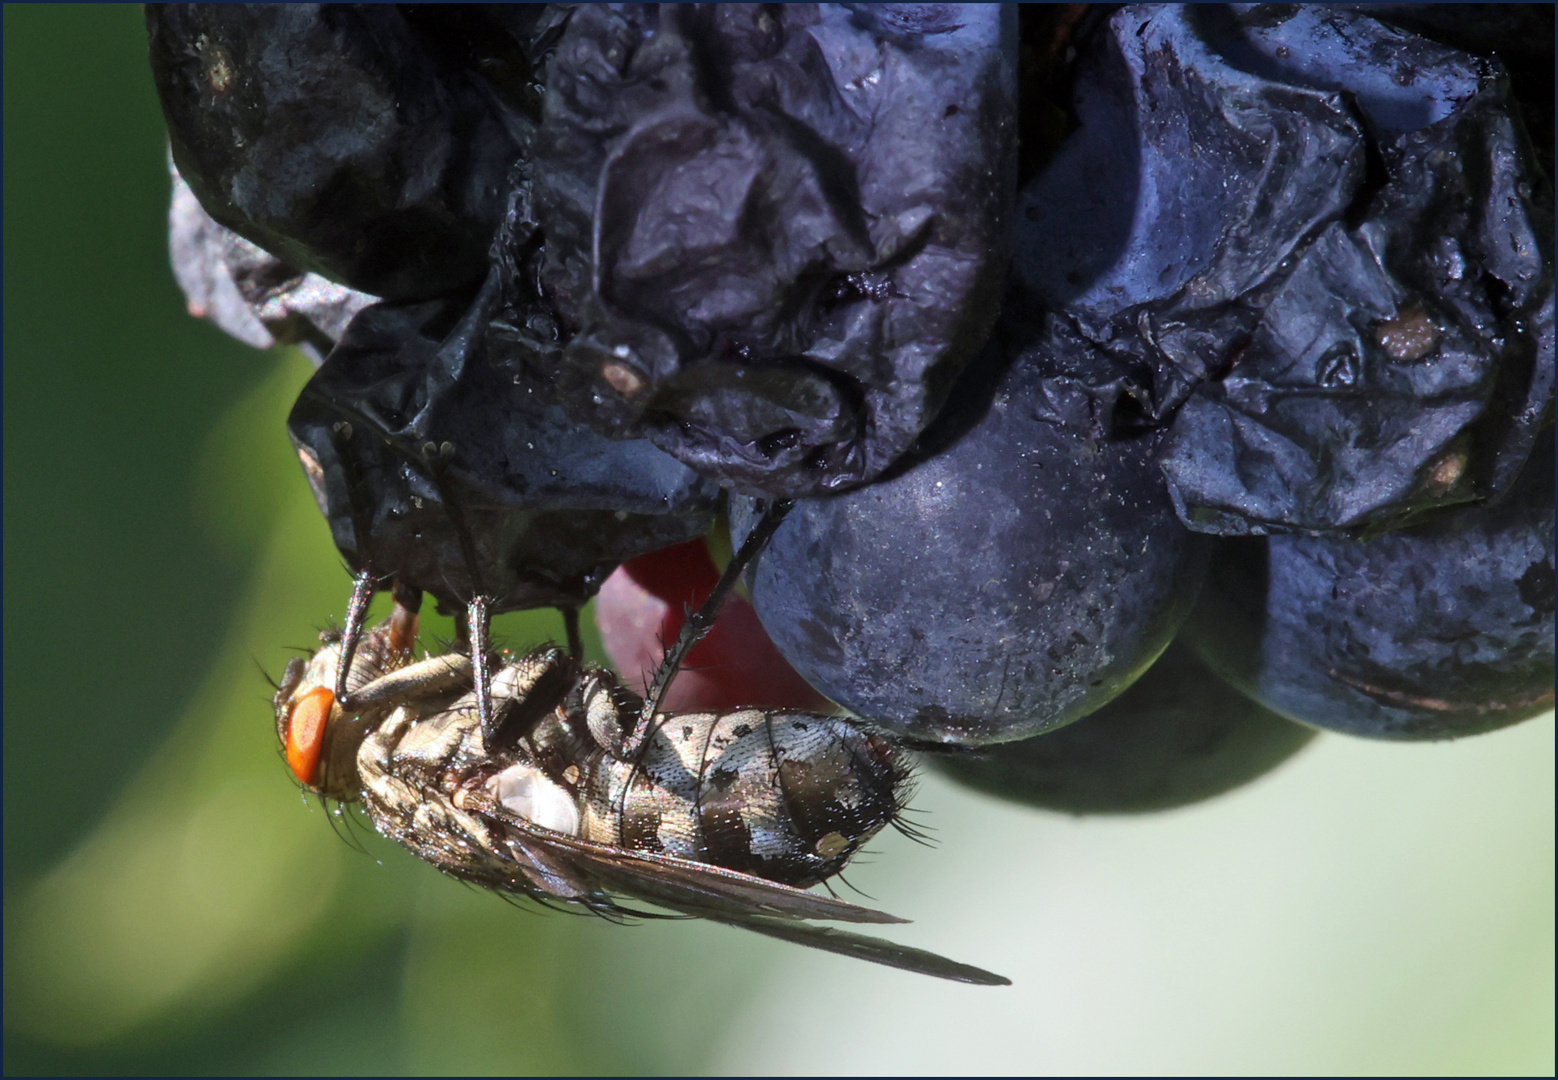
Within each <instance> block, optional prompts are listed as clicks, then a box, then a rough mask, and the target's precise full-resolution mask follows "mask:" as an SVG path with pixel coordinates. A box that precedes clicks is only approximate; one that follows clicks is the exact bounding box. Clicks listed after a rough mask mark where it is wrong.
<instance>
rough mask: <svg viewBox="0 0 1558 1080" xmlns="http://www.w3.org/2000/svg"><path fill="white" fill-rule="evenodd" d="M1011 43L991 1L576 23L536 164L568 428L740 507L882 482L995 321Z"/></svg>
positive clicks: (595, 13)
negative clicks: (685, 474) (644, 451)
mask: <svg viewBox="0 0 1558 1080" xmlns="http://www.w3.org/2000/svg"><path fill="white" fill-rule="evenodd" d="M1015 46H1016V19H1015V12H1014V11H1013V10H1011V9H1008V8H1003V7H997V6H991V5H977V4H970V5H931V6H917V5H858V6H854V5H849V6H846V5H810V4H791V5H774V6H760V5H738V4H729V5H711V6H698V5H664V6H659V7H656V6H654V5H645V6H638V5H624V6H621V7H608V6H604V5H582V6H580V7H578V8H576V9H575V10H574V11H573V13H572V17H571V19H570V20H569V23H568V26H567V29H566V31H565V32H564V34H563V37H562V39H561V41H560V42H559V43H558V45H557V48H556V52H555V54H554V56H553V59H552V60H551V62H550V63H549V64H548V67H547V98H546V107H545V111H544V115H543V120H542V125H541V128H540V130H539V132H538V134H537V139H536V152H535V157H534V168H533V175H534V181H535V207H536V218H537V221H538V223H539V226H540V229H541V231H542V232H544V234H545V245H544V249H543V250H541V251H540V252H539V254H538V258H537V259H536V262H535V273H536V275H537V276H538V277H539V278H540V280H541V281H542V282H543V283H544V286H545V291H546V294H547V296H548V298H549V299H550V300H551V301H552V302H553V303H555V305H556V307H557V309H558V312H559V313H560V315H561V317H562V321H563V323H564V326H565V328H566V330H567V333H568V336H569V337H570V338H571V340H570V341H569V343H568V346H567V351H566V354H565V355H563V356H561V357H560V358H559V359H560V365H559V368H558V370H557V374H556V382H557V384H558V386H559V391H560V393H561V395H562V396H563V398H564V400H566V401H567V402H568V404H569V407H570V408H571V410H572V411H573V412H574V414H575V415H577V416H579V417H581V418H584V419H587V420H588V421H589V422H590V423H592V424H593V425H595V426H596V427H597V428H598V429H599V430H601V431H603V432H606V433H608V434H612V435H615V436H621V435H625V434H643V435H646V436H647V437H649V438H651V439H653V440H654V441H655V442H656V444H657V445H659V446H661V447H662V448H663V449H665V450H666V451H667V452H668V453H671V454H673V455H674V456H676V457H677V458H679V459H680V460H682V461H685V462H687V463H688V464H689V465H691V466H692V467H694V468H696V469H697V470H698V471H699V472H701V473H702V474H703V475H705V476H709V477H711V478H713V479H716V480H717V481H719V482H720V483H721V484H723V485H725V486H729V487H733V488H734V489H736V490H742V491H746V492H748V493H753V494H768V495H775V496H785V495H809V494H815V493H820V492H827V491H834V490H840V489H842V488H845V487H850V486H854V485H857V484H860V483H862V482H864V481H866V480H869V479H870V478H872V477H874V476H876V475H878V474H879V473H881V471H882V470H883V469H884V468H886V467H887V466H888V465H889V464H891V462H892V461H893V460H894V459H896V458H897V457H899V456H900V455H901V454H902V453H903V452H904V450H906V449H907V448H908V446H909V445H910V443H912V442H913V440H914V438H915V437H916V436H917V435H918V434H919V433H920V431H921V430H922V429H923V428H924V427H925V425H926V424H928V423H929V422H930V420H931V419H932V418H933V417H934V415H935V413H936V411H937V410H938V409H939V408H940V406H941V404H942V403H943V401H944V400H945V397H946V394H947V391H948V389H949V388H950V386H951V383H952V380H953V379H954V378H955V377H956V375H957V373H958V371H959V370H960V369H961V368H962V367H963V366H964V365H965V364H966V363H967V362H968V361H969V360H970V359H971V358H972V357H973V356H974V355H975V354H976V353H977V351H978V349H979V348H980V346H981V345H982V344H983V342H984V339H985V338H986V336H987V335H988V333H989V330H990V327H991V324H992V323H993V322H994V320H995V317H996V315H997V312H998V301H999V295H1000V282H1001V280H1002V277H1003V275H1004V273H1005V264H1006V259H1007V255H1008V252H1009V244H1010V227H1009V226H1010V212H1011V204H1012V200H1013V198H1014V196H1015V175H1016V170H1015V158H1016V153H1015V143H1016V115H1015V97H1016V94H1015V76H1014V63H1015V51H1016V50H1015ZM930 131H934V133H935V136H934V138H927V132H930Z"/></svg>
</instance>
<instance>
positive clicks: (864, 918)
mask: <svg viewBox="0 0 1558 1080" xmlns="http://www.w3.org/2000/svg"><path fill="white" fill-rule="evenodd" d="M475 801H476V800H475V799H471V800H468V801H467V803H466V806H467V807H471V805H472V803H474V802H475ZM481 801H482V802H483V803H484V804H485V805H482V806H481V807H480V812H481V813H482V814H484V815H485V816H487V817H488V818H490V819H494V820H495V821H496V822H501V824H502V826H504V827H506V828H508V829H510V830H512V831H513V832H514V833H515V834H517V835H515V836H514V837H513V838H512V841H513V844H514V846H515V848H516V849H521V850H524V851H525V852H527V853H533V852H534V850H535V849H536V848H542V849H544V850H546V851H547V852H548V853H549V854H550V855H551V856H552V857H553V859H554V860H557V861H562V862H564V863H566V864H567V866H568V867H569V868H570V869H571V870H572V871H573V873H572V874H570V875H568V876H569V877H570V879H572V880H573V881H574V882H576V883H578V882H580V881H585V880H587V881H589V882H591V883H592V884H593V885H594V886H595V887H596V888H598V889H602V890H606V891H609V892H619V893H625V894H627V895H629V896H634V897H637V898H638V899H640V900H647V901H649V902H650V903H654V904H660V905H661V906H663V907H668V908H672V909H673V910H676V911H680V912H683V913H685V914H687V915H696V916H698V917H700V918H705V919H726V920H729V919H732V918H735V917H739V916H741V915H744V914H746V913H748V912H751V913H754V914H757V915H761V916H764V917H767V918H771V919H775V920H779V921H782V920H787V919H789V920H794V919H831V920H834V921H837V922H852V923H901V922H907V921H908V920H906V919H900V918H898V916H896V915H889V914H887V913H886V912H885V911H876V910H874V909H872V908H868V907H861V906H860V905H859V904H851V903H849V902H848V901H847V900H839V899H836V898H834V897H831V896H820V895H818V894H817V893H811V892H807V891H806V890H805V889H796V888H792V887H791V886H789V885H780V884H779V883H778V882H774V881H768V880H766V879H764V878H760V877H753V876H752V875H751V874H742V873H738V872H736V871H735V870H726V869H724V868H722V867H718V866H711V865H709V864H708V863H701V862H694V861H692V860H691V859H679V858H676V857H675V856H673V855H657V854H652V853H650V852H642V851H628V850H626V849H623V848H615V847H608V846H607V845H605V844H596V843H593V842H591V841H589V840H580V839H578V838H576V837H572V836H566V835H564V834H563V833H556V832H552V831H551V830H550V829H542V828H538V827H537V826H535V825H533V824H531V823H530V822H528V821H526V820H525V819H524V818H522V817H519V816H518V815H516V814H512V813H510V812H509V811H507V810H505V809H503V807H502V806H500V805H498V804H497V803H495V802H492V801H490V800H488V799H482V800H481Z"/></svg>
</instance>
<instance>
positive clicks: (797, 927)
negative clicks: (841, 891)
mask: <svg viewBox="0 0 1558 1080" xmlns="http://www.w3.org/2000/svg"><path fill="white" fill-rule="evenodd" d="M707 918H709V919H711V920H712V921H714V922H720V923H724V924H725V925H727V926H739V927H741V928H742V929H743V930H751V931H753V932H755V933H759V934H766V935H767V936H769V937H774V938H778V939H779V940H781V941H790V942H794V943H795V944H797V945H809V946H811V947H812V948H813V949H821V950H823V951H824V952H830V953H838V954H839V955H840V956H852V957H854V958H855V959H856V960H869V961H870V962H871V963H873V964H885V965H886V966H887V967H893V968H899V969H901V970H903V971H912V972H915V973H916V974H919V975H934V976H935V977H936V978H938V979H951V980H952V981H953V982H961V983H973V984H974V985H975V986H1010V985H1012V980H1010V979H1008V978H1007V977H1006V976H1004V975H996V974H994V973H993V972H989V971H986V970H984V969H983V968H976V967H974V966H973V965H972V964H960V963H958V962H957V961H956V960H948V959H947V958H946V957H945V956H937V955H936V954H935V953H933V952H926V951H925V950H924V949H911V948H909V947H908V946H906V945H895V944H893V943H892V942H890V941H883V940H882V939H881V938H874V937H867V936H866V935H864V934H853V933H850V932H849V931H847V930H835V929H833V928H832V927H829V926H809V925H807V924H805V923H793V922H786V921H784V920H783V919H771V918H768V917H766V916H763V915H748V916H745V917H735V916H729V915H709V916H707Z"/></svg>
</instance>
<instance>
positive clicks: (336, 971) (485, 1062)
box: [4, 5, 1554, 1074]
mask: <svg viewBox="0 0 1558 1080" xmlns="http://www.w3.org/2000/svg"><path fill="white" fill-rule="evenodd" d="M4 50H5V53H4V61H5V69H4V109H5V116H4V124H5V127H4V151H5V158H4V165H5V170H4V197H5V225H4V229H5V232H4V241H5V252H4V254H5V259H4V274H5V280H4V301H5V308H4V315H5V324H4V438H5V593H4V603H5V631H4V632H5V646H4V647H5V665H4V672H5V676H4V678H5V682H4V721H5V725H4V730H5V747H4V748H5V756H4V763H5V765H4V767H5V784H4V798H5V841H4V847H5V882H4V889H5V896H4V899H5V1044H4V1045H5V1062H4V1065H5V1071H6V1073H7V1074H17V1073H45V1074H58V1073H173V1074H180V1073H206V1072H210V1073H443V1072H451V1073H497V1074H516V1073H534V1072H559V1073H597V1072H606V1073H612V1072H627V1073H684V1072H694V1073H697V1072H711V1071H712V1072H730V1073H753V1072H774V1073H783V1072H801V1073H834V1072H843V1073H857V1072H906V1073H944V1072H992V1073H1027V1074H1034V1073H1062V1074H1064V1073H1072V1074H1076V1073H1252V1074H1270V1073H1323V1074H1331V1073H1341V1074H1346V1073H1362V1074H1377V1073H1419V1074H1421V1073H1465V1074H1478V1073H1493V1074H1523V1073H1537V1074H1543V1073H1548V1074H1550V1073H1551V1072H1552V1071H1553V1068H1554V1061H1553V1011H1554V996H1553V973H1554V961H1553V955H1554V942H1553V920H1554V892H1553V874H1554V860H1553V842H1554V836H1553V784H1554V775H1553V757H1554V746H1553V724H1552V720H1551V718H1550V717H1548V718H1544V719H1541V720H1537V721H1533V722H1530V723H1527V724H1524V725H1521V726H1519V727H1517V728H1514V729H1512V730H1509V731H1505V732H1500V733H1497V734H1495V735H1490V736H1483V737H1481V738H1478V739H1472V740H1468V741H1466V742H1462V743H1458V744H1454V745H1438V746H1392V745H1380V744H1374V743H1366V742H1361V741H1356V740H1347V739H1343V738H1339V737H1325V738H1321V739H1319V740H1317V741H1316V742H1315V744H1314V745H1313V746H1311V747H1310V748H1309V749H1307V750H1305V751H1304V752H1302V753H1301V754H1299V755H1298V757H1297V758H1295V759H1294V760H1293V761H1292V762H1290V763H1288V764H1287V765H1285V766H1283V767H1282V768H1280V769H1279V770H1278V771H1277V772H1275V773H1274V774H1272V775H1271V776H1269V777H1267V778H1265V779H1264V780H1262V781H1260V782H1257V783H1256V784H1254V785H1251V786H1250V787H1248V788H1246V789H1244V790H1241V791H1238V792H1235V793H1233V794H1231V795H1228V796H1225V797H1223V798H1221V799H1217V800H1213V801H1212V802H1209V803H1206V804H1204V805H1201V806H1197V807H1192V808H1189V809H1186V810H1181V811H1177V812H1174V813H1169V814H1163V815H1158V816H1155V817H1151V818H1143V819H1129V820H1093V819H1089V820H1076V819H1072V818H1067V817H1062V816H1057V815H1045V814H1041V813H1038V812H1035V811H1029V810H1024V809H1022V808H1018V807H1014V806H1010V805H1005V804H1001V803H997V802H994V801H991V800H987V799H984V798H982V797H980V796H976V795H973V794H970V793H967V792H964V791H961V790H958V789H955V788H953V787H951V786H950V785H949V784H947V783H946V782H945V781H941V780H938V779H935V778H930V777H927V778H926V779H925V780H924V781H923V783H922V785H921V790H920V793H919V797H918V799H917V801H916V804H917V805H918V806H919V807H921V808H922V809H924V810H926V811H928V814H927V816H926V820H927V821H928V822H929V823H930V824H931V825H932V826H934V827H935V828H936V829H937V830H938V833H937V835H938V837H939V841H940V843H939V846H938V847H937V848H936V849H934V850H926V849H923V848H918V847H915V846H914V845H912V844H908V843H906V842H904V841H903V840H902V839H901V838H898V837H892V838H889V839H886V840H883V841H881V842H880V843H878V844H877V845H876V846H877V847H878V848H879V849H880V853H879V855H878V856H877V857H876V858H875V860H874V861H873V862H872V864H871V865H865V866H862V867H861V868H860V869H858V870H857V871H856V872H854V873H852V874H851V880H852V881H853V882H854V883H855V884H857V885H859V886H860V887H861V888H862V889H864V890H866V891H867V892H869V893H870V894H871V895H872V896H873V897H874V898H875V899H876V900H877V901H878V902H879V903H880V905H881V906H883V907H884V908H886V909H887V910H890V911H893V912H895V913H898V914H902V915H905V916H908V917H911V918H913V919H915V920H916V924H915V925H914V926H912V927H908V928H904V929H902V930H900V931H897V932H896V933H895V934H894V935H893V936H895V937H896V938H897V939H898V940H901V941H904V942H907V943H910V944H915V945H920V946H923V947H927V948H931V949H935V950H937V951H941V952H944V953H946V954H948V955H951V956H954V957H956V958H958V959H961V960H966V961H969V962H972V963H977V964H981V965H983V966H986V967H990V968H992V969H994V970H997V971H1000V972H1002V973H1004V974H1007V975H1009V976H1011V977H1012V978H1013V979H1014V980H1015V982H1016V985H1015V986H1014V987H1011V988H1009V989H994V990H992V989H974V988H965V987H957V986H951V985H944V984H941V983H937V982H934V981H932V980H928V979H923V978H917V977H914V976H909V975H905V974H901V973H897V972H891V971H886V970H884V969H880V968H875V967H871V966H869V965H865V964H860V963H854V962H850V961H847V960H843V959H839V958H834V957H828V956H824V955H821V954H814V953H811V952H809V951H806V950H802V949H799V948H795V947H791V946H785V945H782V944H779V943H776V942H769V941H767V940H762V939H756V938H754V937H752V936H751V935H744V934H741V933H739V932H737V931H734V930H727V929H723V928H718V927H711V926H704V925H699V924H692V923H672V924H653V925H647V926H640V927H635V928H622V927H614V926H609V925H605V924H603V923H599V922H596V921H592V920H586V919H581V918H570V917H567V916H563V915H556V914H548V915H542V914H538V913H534V912H530V911H516V910H513V909H512V908H510V907H508V906H506V905H505V904H503V903H502V902H501V901H499V900H498V899H496V898H494V897H492V896H489V895H486V894H483V893H479V892H476V891H474V890H471V889H467V888H464V887H462V886H460V885H458V884H457V883H455V882H453V881H451V880H448V879H445V878H442V877H441V876H440V875H438V874H436V873H434V872H433V871H432V870H430V869H429V868H427V867H425V866H423V865H421V864H418V863H417V862H416V861H415V860H414V859H412V858H411V857H410V856H408V855H406V854H404V853H403V852H401V851H400V850H399V849H398V848H395V847H394V846H392V845H389V844H387V843H384V842H382V841H380V840H379V839H378V838H376V837H374V836H371V835H365V833H364V831H363V830H361V829H356V830H351V831H348V830H347V827H346V826H343V825H342V823H340V822H336V823H335V824H336V825H337V827H338V829H339V830H341V831H343V832H347V839H345V840H343V839H342V837H341V836H338V835H337V831H335V830H332V828H331V824H332V823H331V822H330V821H329V820H327V819H326V815H325V813H324V812H323V811H322V810H321V809H320V808H319V807H318V806H317V805H314V804H310V803H308V802H307V801H305V800H304V799H302V798H301V797H300V796H299V794H298V792H297V789H296V788H295V787H294V785H293V784H291V783H290V782H289V779H288V777H287V775H286V772H285V769H284V767H283V766H282V764H281V762H280V761H279V760H278V757H277V753H276V751H275V748H274V746H273V742H274V734H273V729H272V720H271V716H270V712H269V702H268V698H269V695H270V688H269V687H268V686H267V684H266V682H265V678H264V674H265V673H270V674H271V675H275V674H277V673H279V672H280V670H281V668H282V666H283V665H284V663H285V661H286V659H287V657H288V656H290V655H293V653H292V652H291V651H290V648H292V647H307V646H308V645H309V644H310V643H311V642H312V641H313V640H314V635H315V634H316V633H317V631H318V629H319V628H320V627H321V626H323V625H324V624H325V623H326V622H327V621H328V620H329V619H330V618H332V617H336V618H339V615H340V613H341V611H342V610H343V609H344V604H345V599H346V594H347V590H348V584H349V583H348V579H347V576H346V574H345V572H344V571H343V569H342V567H341V563H340V560H339V558H338V557H337V555H336V554H335V552H334V550H333V548H332V547H331V545H330V542H329V538H328V534H327V532H326V529H325V527H324V524H323V522H322V521H321V519H320V518H319V516H318V514H317V511H316V510H315V509H314V507H313V504H312V502H311V500H310V497H309V494H308V491H307V487H306V485H305V483H304V481H303V478H302V476H301V474H300V472H299V470H298V467H297V465H296V462H295V460H294V458H293V457H292V454H291V450H290V447H289V445H288V442H287V438H286V434H285V430H284V418H285V415H286V412H287V409H288V407H289V405H290V403H291V400H292V398H293V397H294V396H295V395H296V393H297V391H298V389H299V388H300V387H301V385H302V383H303V381H304V380H305V379H306V378H307V376H308V373H309V370H310V369H309V367H308V364H307V362H306V361H305V360H303V359H302V358H301V357H300V356H298V355H297V354H294V353H278V354H273V355H266V354H260V353H255V352H253V351H251V350H248V349H246V348H245V347H243V346H241V345H239V344H237V343H235V342H233V341H230V340H229V339H227V338H226V337H225V336H223V335H222V334H221V333H220V332H219V331H217V330H215V329H214V328H212V327H210V326H207V325H205V324H203V323H201V322H198V321H196V320H194V319H191V318H190V317H188V316H187V314H186V313H185V312H184V309H183V300H182V297H181V296H180V294H179V293H178V290H177V288H176V286H175V285H174V282H173V278H172V275H171V273H170V272H169V270H168V267H167V258H166V248H165V232H164V230H165V220H166V209H167V194H168V181H167V174H166V165H165V151H164V144H163V135H162V132H161V121H160V117H159V114H158V110H157V105H156V100H155V95H154V93H153V90H152V86H151V80H150V76H149V74H148V72H147V68H146V56H145V54H146V47H145V39H144V30H143V28H142V23H141V13H140V9H139V7H137V6H118V7H86V6H67V5H48V6H26V5H20V6H18V5H8V6H6V8H5V14H4ZM429 629H430V630H431V631H432V632H433V633H439V632H444V633H447V629H446V628H445V627H440V626H438V625H437V624H436V623H435V624H434V625H432V626H431V627H430V628H429ZM499 629H500V633H503V634H505V635H507V637H508V638H509V639H510V640H511V641H513V642H515V643H517V644H524V643H527V642H532V641H535V640H538V639H540V638H543V637H549V636H555V635H557V634H558V633H559V632H560V625H559V623H558V622H557V619H556V617H555V615H551V614H549V613H548V614H543V615H535V616H520V617H509V618H507V619H505V620H504V621H503V622H502V623H501V625H500V628H499Z"/></svg>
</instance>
